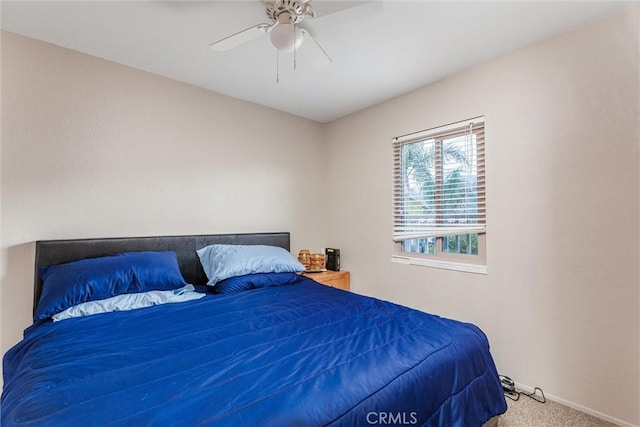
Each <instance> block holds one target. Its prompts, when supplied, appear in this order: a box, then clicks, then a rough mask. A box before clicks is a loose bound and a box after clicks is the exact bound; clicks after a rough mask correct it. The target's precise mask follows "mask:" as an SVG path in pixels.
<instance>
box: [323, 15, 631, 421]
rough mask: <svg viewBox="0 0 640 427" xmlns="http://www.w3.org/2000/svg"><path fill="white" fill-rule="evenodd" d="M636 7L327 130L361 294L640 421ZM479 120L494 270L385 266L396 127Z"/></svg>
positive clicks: (335, 238) (341, 243)
mask: <svg viewBox="0 0 640 427" xmlns="http://www.w3.org/2000/svg"><path fill="white" fill-rule="evenodd" d="M639 77H640V74H639V69H638V10H637V8H636V9H632V10H631V11H629V12H628V13H626V14H624V15H620V16H617V17H615V18H612V19H610V20H607V21H603V22H601V23H597V24H595V25H592V26H589V27H587V28H584V29H581V30H578V31H576V32H573V33H570V34H567V35H565V36H563V37H560V38H557V39H554V40H551V41H548V42H546V43H542V44H539V45H536V46H533V47H530V48H527V49H524V50H521V51H518V52H516V53H513V54H511V55H508V56H505V57H502V58H499V59H497V60H493V61H490V62H488V63H486V64H484V65H482V66H479V67H476V68H474V69H472V70H469V71H467V72H464V73H461V74H459V75H456V76H453V77H451V78H449V79H446V80H443V81H441V82H439V83H437V84H433V85H431V86H429V87H426V88H424V89H422V90H418V91H415V92H413V93H410V94H408V95H406V96H402V97H399V98H397V99H394V100H391V101H388V102H385V103H383V104H380V105H378V106H375V107H372V108H370V109H367V110H365V111H362V112H360V113H356V114H353V115H351V116H349V117H347V118H344V119H342V120H338V121H336V122H333V123H331V124H330V125H328V126H327V127H326V129H325V132H326V136H325V138H326V143H327V145H328V150H329V158H328V165H329V170H328V176H329V177H331V181H330V182H329V188H331V189H332V191H331V195H330V197H331V204H332V205H333V206H336V207H338V208H336V209H331V210H330V213H329V223H328V230H329V239H328V241H331V244H332V245H335V246H336V247H339V248H341V250H342V254H343V264H344V266H345V267H346V268H347V269H350V270H351V271H352V275H351V277H352V289H353V290H355V291H356V292H360V293H365V294H369V295H373V296H376V297H379V298H383V299H388V300H392V301H395V302H398V303H401V304H405V305H409V306H412V307H417V308H419V309H422V310H425V311H428V312H433V313H438V314H440V315H443V316H447V317H452V318H457V319H462V320H466V321H471V322H474V323H476V324H478V325H479V326H480V327H481V328H482V329H483V330H484V331H485V332H486V333H487V335H488V337H489V339H490V342H491V345H492V353H493V355H494V357H495V360H496V364H497V367H498V369H499V371H500V372H501V373H503V374H507V375H510V376H512V377H513V378H514V379H515V380H516V381H517V382H520V383H522V384H524V385H529V386H540V387H542V388H543V389H544V390H545V391H546V392H547V393H549V394H551V395H553V396H555V397H556V398H558V399H562V400H565V401H569V402H571V403H572V404H574V405H581V406H584V407H586V408H589V409H590V410H591V411H592V412H600V413H601V414H605V415H608V416H610V417H613V418H616V419H618V420H621V421H624V422H628V423H633V424H635V425H638V424H640V417H639V414H638V406H639V405H638V402H639V401H640V395H639V388H640V384H639V375H640V373H639V370H638V365H639V358H640V355H639V351H638V347H639V340H638V337H639V327H640V326H639V325H640V319H639V315H638V313H639V286H640V285H639V283H640V278H639V275H638V274H639V273H638V268H639V260H638V256H639V239H638V235H639V224H638V218H639V216H640V215H639V206H638V202H639V199H638V191H639V182H638V181H639V179H638V171H639V164H638V156H639V153H638V148H639V132H640V128H639V120H640V119H639V115H640V110H639V105H638V104H639V97H638V95H639V90H640V88H639V86H638V79H639ZM479 115H484V116H485V118H486V122H485V125H486V144H487V158H486V160H487V191H488V196H487V198H488V213H487V215H488V219H487V220H488V234H487V250H488V255H487V258H488V271H489V274H488V275H486V276H485V275H475V274H468V273H460V272H452V271H445V270H436V269H432V268H427V267H419V266H408V265H401V264H394V263H392V262H391V259H390V257H391V253H392V243H391V230H392V212H391V197H392V196H391V176H392V169H391V164H392V163H391V138H392V137H394V136H398V135H402V134H405V133H408V132H412V131H417V130H421V129H426V128H430V127H434V126H438V125H442V124H447V123H450V122H454V121H458V120H463V119H467V118H471V117H476V116H479Z"/></svg>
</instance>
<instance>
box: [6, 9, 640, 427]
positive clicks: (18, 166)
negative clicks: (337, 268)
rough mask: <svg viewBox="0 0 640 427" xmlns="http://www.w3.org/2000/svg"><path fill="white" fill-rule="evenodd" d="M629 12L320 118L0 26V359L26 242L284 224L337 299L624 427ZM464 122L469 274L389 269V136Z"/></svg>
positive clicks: (637, 229)
mask: <svg viewBox="0 0 640 427" xmlns="http://www.w3.org/2000/svg"><path fill="white" fill-rule="evenodd" d="M637 16H638V15H637V9H636V10H635V11H632V12H629V13H627V14H625V15H624V16H618V17H616V18H613V19H610V20H607V21H604V22H602V23H598V24H595V25H593V26H590V27H587V28H585V29H582V30H579V31H577V32H574V33H571V34H568V35H566V36H563V37H561V38H558V39H555V40H552V41H549V42H546V43H543V44H540V45H536V46H533V47H531V48H528V49H525V50H522V51H519V52H516V53H514V54H511V55H508V56H506V57H503V58H500V59H497V60H494V61H491V62H489V63H487V64H484V65H482V66H479V67H476V68H474V69H472V70H469V71H467V72H464V73H462V74H459V75H456V76H453V77H451V78H450V79H447V80H444V81H441V82H439V83H437V84H434V85H431V86H429V87H426V88H424V89H422V90H419V91H416V92H413V93H411V94H408V95H406V96H403V97H400V98H398V99H395V100H392V101H389V102H385V103H383V104H380V105H378V106H376V107H373V108H371V109H368V110H365V111H363V112H361V113H358V114H354V115H352V116H350V117H347V118H345V119H342V120H339V121H336V122H334V123H331V124H328V125H325V126H320V125H318V124H316V123H313V122H309V121H306V120H303V119H299V118H295V117H292V116H289V115H286V114H283V113H278V112H275V111H273V110H269V109H266V108H263V107H259V106H255V105H252V104H249V103H245V102H241V101H237V100H233V99H230V98H226V97H223V96H221V95H216V94H213V93H210V92H207V91H204V90H202V89H198V88H195V87H192V86H188V85H184V84H181V83H178V82H175V81H171V80H167V79H164V78H161V77H157V76H153V75H151V74H148V73H144V72H141V71H136V70H133V69H130V68H127V67H123V66H120V65H116V64H113V63H110V62H107V61H103V60H100V59H97V58H92V57H89V56H86V55H82V54H79V53H75V52H71V51H68V50H65V49H61V48H58V47H54V46H51V45H47V44H44V43H40V42H36V41H33V40H29V39H25V38H22V37H19V36H16V35H13V34H9V33H2V34H3V37H2V82H1V83H2V106H1V107H2V153H1V154H2V157H1V161H2V174H1V179H2V200H1V203H2V204H1V215H2V220H1V227H2V248H1V253H0V257H1V259H0V262H1V264H0V265H1V266H2V267H3V270H2V272H1V275H0V276H1V285H0V286H1V288H0V290H1V292H0V296H1V304H2V305H1V309H2V312H1V314H0V321H1V323H2V326H1V327H0V332H1V333H2V341H1V342H2V351H5V350H6V349H7V347H8V346H10V345H12V344H13V343H15V342H17V341H18V340H19V338H20V334H21V332H22V329H23V328H24V327H25V326H27V325H28V324H29V322H30V317H29V313H30V311H31V303H32V301H31V298H32V278H33V272H32V264H33V244H32V243H31V242H33V241H34V240H37V239H51V238H67V237H94V236H124V235H158V234H181V233H185V234H186V233H208V232H236V231H273V230H290V231H291V232H292V233H293V234H292V239H293V241H292V250H294V251H297V250H298V249H300V246H301V245H302V244H304V245H305V246H311V247H314V248H321V247H323V246H324V245H328V246H335V247H340V248H341V249H342V254H343V264H344V267H345V268H347V269H349V270H351V271H352V287H353V289H354V290H355V291H357V292H361V293H364V294H369V295H373V296H376V297H379V298H383V299H388V300H392V301H396V302H399V303H402V304H406V305H409V306H412V307H416V308H419V309H422V310H425V311H428V312H434V313H438V314H441V315H444V316H447V317H453V318H458V319H462V320H465V321H472V322H474V323H476V324H478V325H479V326H480V327H481V328H483V330H484V331H485V332H486V333H487V335H488V337H489V339H490V341H491V345H492V353H493V355H494V357H495V360H496V363H497V365H498V369H499V370H500V372H502V373H505V374H508V375H511V376H512V377H513V378H514V379H516V381H518V382H520V383H522V384H526V385H530V386H541V387H543V388H544V389H545V391H546V392H547V393H550V394H552V395H553V396H556V397H557V398H559V399H563V400H565V401H568V402H569V403H572V404H574V405H582V406H584V407H586V408H587V409H589V410H591V411H592V412H599V413H601V414H603V415H605V416H609V417H611V418H615V419H618V420H620V421H624V422H627V423H633V424H635V425H638V424H640V417H639V414H638V401H639V400H640V396H639V395H638V393H639V391H638V389H639V375H640V373H639V369H638V368H639V367H638V360H639V358H640V355H639V349H638V347H639V337H640V330H639V328H640V326H639V324H640V319H639V315H638V312H639V298H640V295H639V289H638V287H639V281H640V278H639V273H638V269H639V259H638V256H639V253H640V248H639V240H640V223H639V217H640V214H639V206H638V205H639V197H638V195H640V185H639V182H638V181H639V175H638V172H639V170H640V167H639V158H640V153H639V143H638V134H639V132H640V129H639V124H638V122H639V118H638V117H639V114H640V111H639V106H638V93H639V91H640V88H639V87H638V77H639V73H638V42H637V35H638V22H637ZM477 115H485V117H486V132H487V133H486V136H487V173H488V203H489V206H488V209H489V210H488V221H489V226H488V227H489V233H488V236H487V247H488V268H489V274H488V275H486V276H485V275H474V274H465V273H457V272H452V271H443V270H435V269H431V268H426V267H417V266H407V265H399V264H393V263H391V260H390V256H391V252H392V243H391V239H390V236H391V138H392V137H393V136H396V135H400V134H403V133H406V132H410V131H415V130H420V129H424V128H428V127H432V126H437V125H440V124H444V123H449V122H452V121H456V120H460V119H465V118H470V117H474V116H477ZM301 159H302V160H301ZM325 172H326V173H327V175H328V176H329V177H330V182H329V183H328V184H329V188H331V192H330V194H322V195H321V197H319V198H304V199H301V198H299V197H298V196H299V195H301V194H308V191H307V189H306V182H307V180H312V181H314V182H318V181H319V180H320V178H322V177H323V176H324V174H325ZM325 205H326V206H329V208H327V209H325V208H324V206H325ZM365 209H366V210H365ZM325 213H326V214H327V217H326V220H324V221H323V218H324V214H325ZM363 218H364V219H363ZM308 224H313V227H310V226H308Z"/></svg>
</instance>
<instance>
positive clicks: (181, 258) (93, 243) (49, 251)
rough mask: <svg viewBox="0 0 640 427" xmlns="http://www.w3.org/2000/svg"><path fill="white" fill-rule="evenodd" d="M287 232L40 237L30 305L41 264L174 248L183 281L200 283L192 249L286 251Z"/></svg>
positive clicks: (37, 297) (200, 274)
mask: <svg viewBox="0 0 640 427" xmlns="http://www.w3.org/2000/svg"><path fill="white" fill-rule="evenodd" d="M289 242H290V235H289V233H252V234H204V235H188V236H161V237H122V238H106V239H76V240H41V241H37V242H36V264H35V276H34V291H33V308H34V310H35V307H36V305H37V303H38V301H39V300H40V294H41V293H42V281H41V280H40V274H39V270H40V267H41V266H45V265H52V264H62V263H65V262H71V261H76V260H79V259H84V258H95V257H100V256H108V255H115V254H117V253H121V252H137V251H174V252H175V253H176V254H177V256H178V264H179V265H180V270H181V271H182V275H183V276H184V278H185V280H186V281H187V283H191V284H193V285H204V284H206V283H207V277H206V276H205V274H204V271H203V270H202V266H201V265H200V260H199V259H198V255H197V254H196V249H200V248H202V247H204V246H207V245H211V244H214V243H218V244H234V245H271V246H279V247H282V248H285V249H286V250H289V249H290V248H289Z"/></svg>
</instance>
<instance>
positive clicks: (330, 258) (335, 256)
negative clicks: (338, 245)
mask: <svg viewBox="0 0 640 427" xmlns="http://www.w3.org/2000/svg"><path fill="white" fill-rule="evenodd" d="M324 256H325V266H326V268H327V270H332V271H340V249H334V248H326V249H325V250H324Z"/></svg>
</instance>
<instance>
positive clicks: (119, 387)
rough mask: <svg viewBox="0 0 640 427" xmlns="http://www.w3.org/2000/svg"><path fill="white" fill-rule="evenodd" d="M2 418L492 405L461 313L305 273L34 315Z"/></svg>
mask: <svg viewBox="0 0 640 427" xmlns="http://www.w3.org/2000/svg"><path fill="white" fill-rule="evenodd" d="M1 408H2V409H1V410H2V425H3V426H12V425H39V426H40V425H42V426H57V425H60V426H73V425H108V424H113V425H123V426H131V425H188V426H192V425H225V426H226V425H229V426H257V425H273V426H290V425H298V426H301V425H305V426H306V425H311V426H317V425H347V426H357V425H368V424H392V423H395V424H405V425H433V426H474V425H481V424H482V423H483V422H485V421H487V420H488V419H489V418H491V417H492V416H494V415H497V414H500V413H503V412H504V411H505V410H506V403H505V400H504V396H503V394H502V388H501V386H500V382H499V379H498V375H497V373H496V369H495V366H494V363H493V360H492V358H491V355H490V353H489V345H488V342H487V338H486V337H485V335H484V334H483V333H482V332H481V331H480V330H479V329H478V328H477V327H475V326H473V325H471V324H466V323H460V322H457V321H453V320H448V319H443V318H440V317H438V316H433V315H429V314H425V313H422V312H419V311H416V310H412V309H409V308H406V307H402V306H399V305H395V304H391V303H388V302H384V301H379V300H376V299H373V298H368V297H364V296H360V295H356V294H353V293H350V292H344V291H340V290H336V289H333V288H329V287H326V286H322V285H318V284H316V283H315V282H313V281H311V280H310V279H307V278H301V279H300V281H299V282H296V283H294V284H292V285H287V286H280V287H275V288H263V289H253V290H250V291H245V292H240V293H237V294H230V295H209V296H207V297H205V298H202V299H199V300H195V301H189V302H184V303H179V304H167V305H162V306H155V307H149V308H144V309H139V310H134V311H128V312H115V313H107V314H99V315H94V316H89V317H84V318H77V319H69V320H63V321H60V322H56V323H51V322H45V323H41V324H36V325H34V326H32V327H30V328H29V329H27V330H26V331H25V337H24V340H23V341H21V342H20V343H19V344H17V345H16V346H15V347H13V348H12V349H11V350H10V351H9V352H7V354H6V355H5V357H4V389H3V392H2V406H1Z"/></svg>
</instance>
